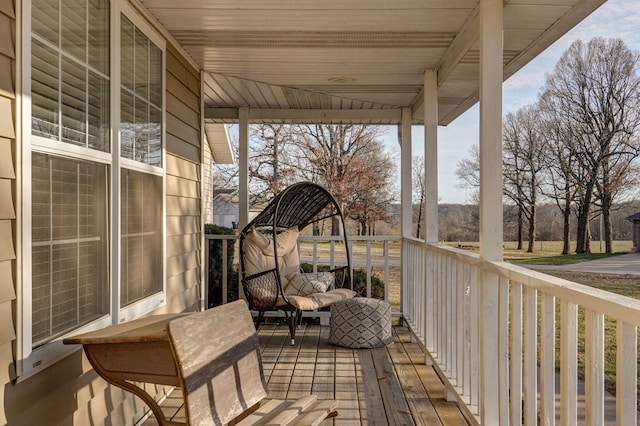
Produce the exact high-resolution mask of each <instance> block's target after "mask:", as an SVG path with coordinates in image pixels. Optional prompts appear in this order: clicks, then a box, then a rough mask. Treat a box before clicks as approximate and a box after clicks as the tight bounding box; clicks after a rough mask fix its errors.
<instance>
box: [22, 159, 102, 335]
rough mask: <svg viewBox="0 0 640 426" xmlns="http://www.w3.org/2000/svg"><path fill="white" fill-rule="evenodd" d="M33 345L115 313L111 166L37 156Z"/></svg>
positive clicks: (33, 219) (34, 193) (33, 221)
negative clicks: (110, 271) (110, 274)
mask: <svg viewBox="0 0 640 426" xmlns="http://www.w3.org/2000/svg"><path fill="white" fill-rule="evenodd" d="M31 167H32V176H33V178H32V188H33V189H32V196H31V197H32V206H33V210H32V222H31V227H32V235H33V238H32V239H33V242H32V247H33V248H32V253H33V254H32V263H33V276H32V285H31V288H32V298H33V301H32V304H33V308H32V309H33V337H32V339H33V346H34V347H37V346H39V345H41V344H43V343H46V342H48V341H49V340H51V339H52V338H55V337H57V336H60V335H62V334H64V333H66V332H68V331H69V330H73V329H74V328H77V327H78V326H80V325H84V324H86V323H88V322H90V321H93V320H95V319H97V318H100V317H101V316H103V315H106V314H108V313H109V286H108V282H107V265H108V263H107V259H108V246H107V235H106V227H105V226H104V224H106V222H107V221H106V215H107V167H106V166H105V165H99V164H95V163H87V162H82V161H76V160H68V159H63V158H59V157H55V156H52V155H47V154H40V153H34V154H33V156H32V166H31Z"/></svg>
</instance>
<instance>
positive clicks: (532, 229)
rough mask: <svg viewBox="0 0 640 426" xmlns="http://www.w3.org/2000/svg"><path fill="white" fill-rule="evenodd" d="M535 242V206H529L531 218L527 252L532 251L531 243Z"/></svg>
mask: <svg viewBox="0 0 640 426" xmlns="http://www.w3.org/2000/svg"><path fill="white" fill-rule="evenodd" d="M535 242H536V206H535V204H534V205H532V206H531V218H530V219H529V247H527V253H533V245H534V244H535Z"/></svg>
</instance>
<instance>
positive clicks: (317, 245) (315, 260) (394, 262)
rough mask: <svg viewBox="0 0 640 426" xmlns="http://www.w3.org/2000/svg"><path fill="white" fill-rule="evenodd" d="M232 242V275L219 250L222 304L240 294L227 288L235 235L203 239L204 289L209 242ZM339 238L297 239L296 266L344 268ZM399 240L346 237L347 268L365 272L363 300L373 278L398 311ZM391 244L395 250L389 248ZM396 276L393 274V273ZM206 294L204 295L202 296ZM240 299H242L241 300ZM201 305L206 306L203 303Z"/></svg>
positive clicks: (370, 292) (225, 255)
mask: <svg viewBox="0 0 640 426" xmlns="http://www.w3.org/2000/svg"><path fill="white" fill-rule="evenodd" d="M228 240H235V241H236V250H235V253H234V258H233V261H232V263H233V265H234V268H235V271H229V268H228V265H229V254H228V253H227V250H222V259H221V262H220V266H221V270H220V271H218V272H219V274H218V276H220V278H221V283H220V290H221V293H222V296H221V300H222V303H227V302H228V301H229V300H228V294H229V290H231V294H238V295H241V294H242V289H240V288H238V287H233V288H231V287H230V286H231V285H235V286H237V285H239V281H237V280H235V281H234V282H233V283H230V277H231V275H232V274H233V273H235V272H236V271H238V265H237V263H238V256H237V250H238V241H237V240H238V236H237V235H212V234H207V235H206V236H205V259H206V262H207V264H206V265H205V268H206V271H207V273H205V277H206V279H205V281H206V282H205V288H206V289H208V288H209V282H208V277H209V274H208V271H209V270H210V268H211V267H212V266H211V265H209V251H210V247H211V244H212V241H228ZM342 241H343V240H342V238H341V237H321V236H300V237H299V238H298V243H299V248H300V262H301V263H310V264H311V265H313V270H314V271H317V269H318V266H320V265H327V266H329V267H331V268H333V267H335V266H340V265H344V264H346V257H345V251H344V247H342V246H341V243H342ZM400 241H401V238H400V237H394V236H373V237H370V236H362V237H361V236H355V237H349V246H350V247H349V249H350V254H351V259H352V260H351V264H352V266H353V268H354V269H363V270H364V271H365V277H366V281H365V286H366V291H365V292H364V293H365V294H363V295H365V296H367V297H372V295H374V291H375V289H374V288H373V287H372V282H373V280H372V278H373V277H374V276H377V277H378V278H379V279H381V280H382V281H383V284H384V289H383V294H384V300H385V301H387V302H389V303H391V304H392V306H396V307H397V310H398V311H399V307H400V300H401V296H400V290H401V286H400V274H399V271H400V265H401V259H400ZM394 244H395V246H393V245H394ZM396 271H397V272H398V273H394V272H396ZM205 293H206V292H205ZM241 297H242V296H241ZM205 303H207V302H206V301H205ZM205 306H207V305H206V304H205Z"/></svg>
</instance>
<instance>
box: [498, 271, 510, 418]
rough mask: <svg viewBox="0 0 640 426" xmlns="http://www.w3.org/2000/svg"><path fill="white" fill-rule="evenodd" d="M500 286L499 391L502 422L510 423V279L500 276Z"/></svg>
mask: <svg viewBox="0 0 640 426" xmlns="http://www.w3.org/2000/svg"><path fill="white" fill-rule="evenodd" d="M498 285H499V288H498V298H499V299H498V353H497V354H496V355H497V357H498V383H499V387H498V393H499V404H500V424H501V425H508V424H509V280H508V279H507V278H505V277H502V276H501V277H500V278H499V284H498Z"/></svg>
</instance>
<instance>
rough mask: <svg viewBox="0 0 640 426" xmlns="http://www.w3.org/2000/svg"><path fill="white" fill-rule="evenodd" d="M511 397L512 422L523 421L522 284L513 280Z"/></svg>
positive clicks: (519, 422)
mask: <svg viewBox="0 0 640 426" xmlns="http://www.w3.org/2000/svg"><path fill="white" fill-rule="evenodd" d="M510 308H511V310H510V312H511V334H510V336H509V338H510V351H509V352H510V355H511V359H510V368H509V376H510V377H509V379H510V398H511V408H510V410H511V419H510V420H511V424H512V425H519V424H521V423H522V284H520V283H514V282H511V305H510Z"/></svg>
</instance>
